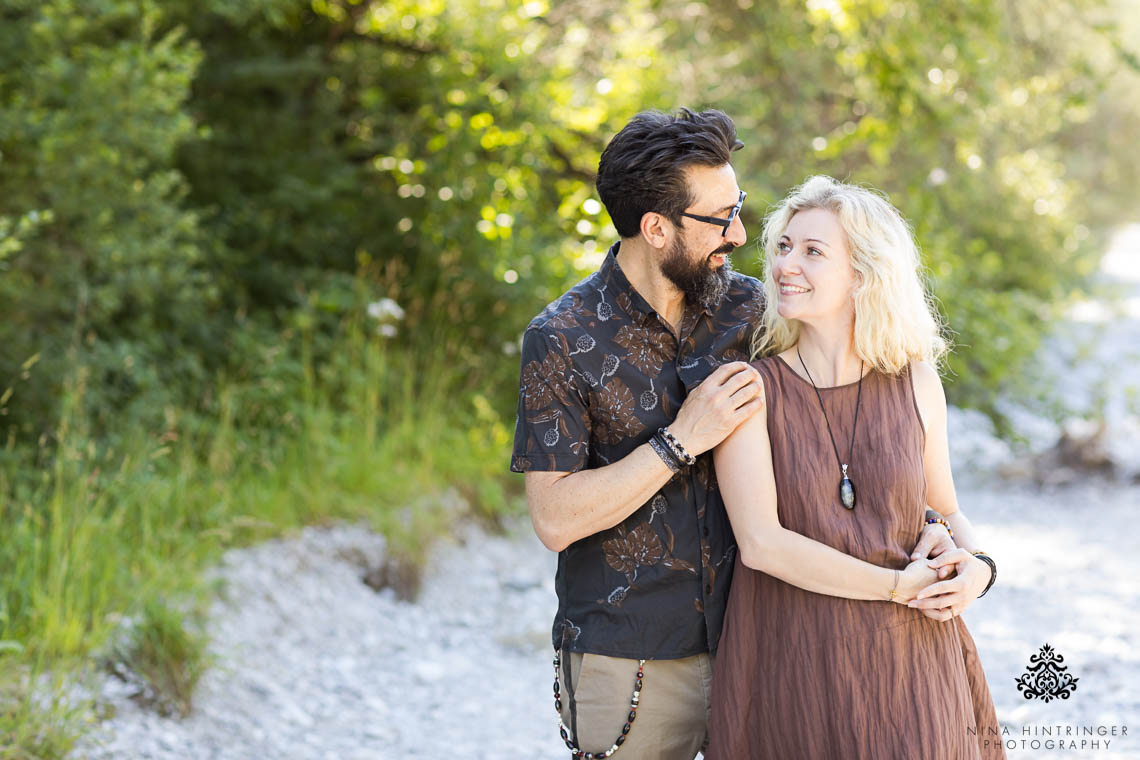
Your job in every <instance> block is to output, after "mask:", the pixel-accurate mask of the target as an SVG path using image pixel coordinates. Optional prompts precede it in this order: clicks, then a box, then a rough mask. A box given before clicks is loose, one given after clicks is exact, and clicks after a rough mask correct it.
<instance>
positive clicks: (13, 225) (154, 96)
mask: <svg viewBox="0 0 1140 760" xmlns="http://www.w3.org/2000/svg"><path fill="white" fill-rule="evenodd" d="M81 5H82V11H83V12H82V13H81V12H80V4H76V3H72V2H62V1H61V2H47V3H26V2H4V3H3V4H0V14H2V15H3V23H2V24H0V29H2V31H0V71H2V72H3V74H0V110H2V113H3V118H2V119H0V235H2V237H0V251H3V252H4V253H3V254H0V304H3V307H2V309H3V317H4V318H3V326H2V327H0V378H2V379H0V383H2V384H3V385H4V388H5V389H7V388H11V389H12V391H13V392H12V393H11V394H10V395H9V397H8V398H7V399H6V402H7V403H6V404H3V405H0V406H4V407H5V409H4V410H3V411H4V413H5V423H6V427H7V431H6V432H7V433H8V435H9V436H13V435H15V436H18V437H19V438H20V439H21V440H24V441H31V442H34V441H36V439H37V438H38V437H39V436H40V435H41V434H44V433H45V432H48V431H50V430H51V429H52V428H53V426H54V420H55V412H54V409H55V407H56V404H57V402H56V399H57V398H58V396H59V394H60V391H61V381H62V378H64V377H65V376H67V375H68V374H69V372H68V370H69V367H71V366H74V363H75V362H76V361H79V362H83V363H85V364H89V365H90V366H92V367H93V368H94V369H95V377H94V378H93V379H94V382H93V383H92V387H91V392H90V394H89V395H88V397H87V398H88V401H89V403H90V411H91V412H92V414H93V415H94V417H95V418H96V420H97V421H98V422H99V423H100V427H101V428H103V429H107V428H109V427H110V423H111V421H112V420H113V419H115V418H117V417H118V416H119V415H121V414H124V413H128V412H129V413H130V414H133V415H137V416H139V417H140V418H143V417H148V418H150V420H151V421H153V418H154V416H155V414H156V412H157V411H158V410H160V409H161V407H162V405H163V404H164V403H171V402H173V401H176V400H179V399H181V398H183V397H184V395H185V393H186V392H187V391H189V390H190V389H191V388H193V386H194V383H195V382H196V381H197V382H200V381H201V378H202V369H201V368H202V366H203V363H204V357H205V356H206V350H205V349H206V348H207V345H208V337H209V329H210V328H211V327H212V325H211V323H210V321H209V319H208V315H209V313H210V302H211V300H212V298H213V296H212V293H211V286H210V284H209V283H208V282H207V280H206V279H205V278H204V277H203V276H202V273H201V271H200V269H199V267H198V259H199V255H200V249H199V237H198V231H197V222H196V215H195V213H194V211H193V210H192V209H190V208H188V207H187V205H186V204H185V203H184V195H185V193H186V185H185V182H184V180H183V178H182V176H181V175H180V174H179V173H178V172H177V171H176V170H175V169H174V167H173V165H172V159H173V154H174V150H175V148H176V146H177V145H178V144H179V143H180V141H182V140H184V139H185V138H186V137H188V136H189V134H190V133H191V131H192V129H193V122H192V119H191V116H190V114H189V113H187V111H186V109H185V105H184V104H185V99H186V95H187V94H188V91H189V87H190V83H191V81H192V79H193V77H194V74H195V71H196V68H197V65H198V63H199V60H200V54H199V52H198V49H197V45H196V44H195V43H193V42H192V41H189V40H187V39H185V37H184V35H183V34H182V33H181V31H180V30H178V29H171V30H166V31H160V30H159V26H160V21H161V18H162V12H161V10H160V8H159V6H158V5H157V4H156V3H153V2H141V3H140V2H134V1H133V0H131V1H128V0H104V1H102V2H98V3H83V4H81ZM31 356H39V357H40V361H39V364H38V366H37V368H36V370H35V373H34V376H30V375H27V374H26V373H25V372H24V370H22V369H21V367H22V365H23V364H24V362H25V361H26V360H27V359H28V358H29V357H31Z"/></svg>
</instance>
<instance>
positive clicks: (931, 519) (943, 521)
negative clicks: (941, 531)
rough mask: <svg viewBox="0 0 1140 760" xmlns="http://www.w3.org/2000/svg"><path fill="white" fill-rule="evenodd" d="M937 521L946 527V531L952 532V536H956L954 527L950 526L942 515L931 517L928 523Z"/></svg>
mask: <svg viewBox="0 0 1140 760" xmlns="http://www.w3.org/2000/svg"><path fill="white" fill-rule="evenodd" d="M935 523H937V524H939V525H941V526H942V527H944V528H946V532H947V533H949V534H950V538H954V529H953V528H951V527H950V523H948V522H946V521H945V520H944V519H942V518H941V517H931V518H929V519H928V520H927V521H926V524H927V525H934V524H935Z"/></svg>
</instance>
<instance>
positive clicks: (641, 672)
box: [554, 651, 645, 760]
mask: <svg viewBox="0 0 1140 760" xmlns="http://www.w3.org/2000/svg"><path fill="white" fill-rule="evenodd" d="M561 664H562V657H561V655H560V654H559V653H558V651H555V652H554V710H555V712H557V713H558V733H560V734H561V735H562V740H563V741H564V742H566V746H567V747H569V748H570V752H571V754H572V755H573V756H574V757H580V758H583V760H601V759H602V758H606V757H611V756H612V755H613V754H614V753H615V752H617V751H618V750H619V749H621V745H623V744H625V737H626V736H627V735H628V734H629V729H630V727H632V726H633V721H635V720H637V703H638V702H639V701H640V700H641V682H642V679H644V678H645V660H638V661H637V681H636V683H634V685H633V697H632V698H631V699H630V700H629V717H627V718H626V720H625V725H624V726H622V727H621V736H619V737H618V738H617V741H615V742H614V743H613V746H612V747H610V748H609V749H607V750H606V751H605V752H583V751H582V750H580V749H578V748H577V747H575V746H574V741H573V740H572V739H571V738H570V732H569V731H567V730H566V724H565V723H563V722H562V695H561V693H560V692H559V687H558V667H559V666H560V665H561Z"/></svg>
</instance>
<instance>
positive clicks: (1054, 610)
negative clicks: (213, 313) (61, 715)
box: [73, 233, 1140, 760]
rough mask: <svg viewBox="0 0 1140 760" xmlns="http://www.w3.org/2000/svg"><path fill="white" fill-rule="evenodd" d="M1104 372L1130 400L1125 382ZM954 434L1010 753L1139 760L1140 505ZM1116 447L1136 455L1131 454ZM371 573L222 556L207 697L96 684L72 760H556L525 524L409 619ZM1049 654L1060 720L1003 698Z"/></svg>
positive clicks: (342, 531) (960, 423)
mask: <svg viewBox="0 0 1140 760" xmlns="http://www.w3.org/2000/svg"><path fill="white" fill-rule="evenodd" d="M1134 234H1135V238H1134V241H1135V247H1134V248H1133V249H1130V250H1131V251H1133V252H1136V251H1140V233H1134ZM1129 245H1131V243H1130V244H1129ZM1135 260H1136V257H1135V256H1134V257H1133V258H1131V259H1128V261H1135ZM1137 303H1140V301H1137ZM1081 329H1083V328H1081ZM1112 344H1115V347H1116V348H1115V349H1114V348H1113V345H1112ZM1137 346H1140V310H1137V313H1136V315H1134V318H1133V319H1132V320H1131V322H1129V323H1128V324H1127V329H1125V330H1116V331H1113V333H1112V336H1111V342H1110V344H1109V346H1108V348H1107V349H1105V350H1106V351H1107V352H1108V354H1107V355H1108V356H1111V357H1113V358H1114V361H1117V362H1119V361H1120V357H1121V356H1122V355H1123V353H1124V351H1125V350H1127V351H1133V352H1134V351H1135V350H1136V348H1137ZM1101 366H1106V365H1104V364H1102V365H1101ZM1112 366H1113V371H1114V372H1127V373H1131V376H1130V380H1131V382H1132V383H1133V384H1135V383H1136V382H1137V381H1140V377H1137V375H1136V373H1135V369H1136V367H1137V365H1135V364H1132V365H1129V366H1127V367H1124V368H1121V367H1120V366H1118V365H1112ZM1121 414H1123V412H1121ZM951 425H952V434H951V436H952V442H953V444H954V458H955V466H956V468H957V471H958V478H959V498H960V502H961V504H962V507H963V509H964V511H965V512H966V514H968V515H969V516H970V518H971V520H972V521H973V522H974V524H975V525H976V526H977V527H978V530H979V533H980V534H981V536H982V538H983V540H984V545H985V546H986V547H987V548H988V549H989V551H990V552H991V553H992V554H993V555H994V557H995V558H996V559H997V562H998V564H999V565H1000V567H1001V577H1000V579H999V583H998V585H997V586H995V588H994V589H993V590H992V591H991V592H990V594H989V595H987V596H986V597H985V598H984V599H982V600H981V601H979V602H978V603H976V604H975V605H973V606H972V607H971V608H970V609H969V610H968V611H967V612H966V614H965V619H966V622H967V624H968V625H969V627H970V630H971V631H972V632H973V634H974V637H975V639H976V640H977V642H978V646H979V649H980V652H981V657H982V662H983V665H984V666H985V670H986V673H987V676H988V680H989V683H990V687H991V690H992V691H993V694H994V699H995V702H996V703H997V710H998V717H999V719H1000V720H1001V722H1002V724H1003V725H1005V726H1008V727H1009V728H1010V730H1011V731H1012V734H1011V735H1010V736H1008V737H1006V738H1007V740H1011V741H1014V742H1017V744H1018V746H1017V747H1016V748H1013V749H1010V750H1009V757H1010V758H1037V757H1052V756H1061V757H1065V758H1098V759H1099V758H1140V739H1138V738H1136V737H1135V736H1132V735H1131V734H1132V733H1133V732H1134V731H1135V732H1140V720H1138V719H1140V587H1138V584H1137V583H1136V579H1137V578H1140V537H1138V534H1137V531H1136V529H1135V526H1134V522H1133V521H1134V519H1135V518H1136V514H1137V507H1138V506H1140V486H1137V485H1134V484H1131V480H1128V479H1123V478H1118V479H1117V480H1114V481H1108V480H1100V481H1094V480H1087V479H1086V480H1085V481H1083V482H1080V483H1079V484H1077V485H1071V486H1066V487H1063V488H1055V489H1052V490H1045V491H1041V490H1038V489H1037V488H1036V487H1035V486H1032V485H1029V484H1026V483H1003V482H1001V481H1000V480H997V479H996V478H995V477H994V476H993V475H992V474H991V473H992V472H993V469H994V467H995V466H996V465H998V464H1001V463H1002V462H1003V461H1004V460H1007V459H1008V458H1009V453H1008V449H1007V448H1006V447H1005V446H1004V444H1001V443H1000V442H998V441H995V440H994V439H993V438H992V437H991V436H989V434H988V432H986V429H985V427H986V426H985V423H984V422H982V421H980V420H979V419H978V417H977V416H976V415H972V414H968V413H958V412H956V413H955V414H953V415H952V418H951ZM1125 428H1127V426H1125ZM1125 428H1122V429H1125ZM1048 433H1049V431H1048V430H1046V431H1045V433H1042V435H1045V434H1048ZM1116 445H1117V446H1118V448H1122V449H1126V450H1127V451H1125V452H1124V453H1126V454H1127V453H1131V454H1132V455H1135V454H1136V453H1137V452H1140V445H1137V441H1136V440H1135V439H1132V438H1118V439H1117V444H1116ZM382 555H383V540H382V539H381V538H379V537H377V536H375V535H373V534H371V533H369V532H368V531H366V530H363V529H360V528H356V527H352V526H339V527H333V528H309V529H306V530H304V531H302V532H301V533H300V535H298V536H296V537H294V538H291V539H288V540H280V541H271V542H267V543H265V544H263V545H260V546H256V547H252V548H248V549H242V550H235V551H232V552H230V553H228V554H227V555H226V558H225V560H224V562H223V563H222V565H221V566H220V567H219V568H218V569H217V572H218V573H220V575H221V576H222V577H223V578H225V580H226V581H227V591H226V593H225V594H224V597H223V598H219V599H218V601H217V602H216V603H215V606H214V608H213V611H212V616H211V624H210V625H211V627H210V631H209V632H210V635H211V638H212V643H211V652H212V653H213V654H215V655H216V656H218V657H219V658H220V662H221V663H222V664H221V665H220V666H219V667H216V668H214V669H213V670H211V671H210V672H208V673H207V675H205V676H204V677H203V680H202V682H201V684H200V686H199V689H198V692H197V695H196V699H195V707H194V710H193V712H192V714H191V715H190V716H189V717H188V718H186V719H184V720H177V719H164V718H160V717H157V716H156V715H154V714H153V713H151V712H148V711H145V710H143V709H141V708H139V707H137V706H136V705H135V704H134V703H133V702H131V701H130V700H129V699H127V698H126V694H125V689H126V687H125V686H124V685H123V684H121V683H119V682H118V681H116V680H114V679H112V678H108V679H107V680H106V682H105V685H104V690H103V697H102V698H103V699H104V700H105V701H107V702H109V703H111V704H113V705H114V708H115V716H114V718H113V719H111V720H108V721H105V722H103V723H101V724H99V725H98V727H97V728H96V730H95V731H94V732H93V733H92V734H91V735H90V737H89V738H88V739H87V740H86V741H85V742H84V743H83V744H82V745H81V746H80V747H79V748H78V749H77V750H76V752H75V753H74V754H73V757H75V758H92V759H93V760H102V759H103V758H155V759H156V760H158V759H161V760H175V759H177V760H186V759H188V758H193V759H197V758H210V759H217V760H273V759H276V758H290V759H292V758H295V759H296V760H308V759H310V758H311V759H312V760H318V759H319V760H326V759H329V760H331V759H333V758H335V759H337V760H364V759H365V758H368V759H369V760H371V759H375V758H380V759H383V758H423V759H425V760H426V759H431V760H437V759H441V758H492V757H493V758H537V759H546V758H551V759H553V758H559V760H561V758H564V757H566V755H567V753H566V751H565V749H564V748H563V746H562V744H561V742H560V741H559V740H558V735H557V728H556V723H555V720H554V717H555V716H554V710H553V703H552V698H551V693H550V682H551V677H552V670H551V666H550V656H551V651H550V643H549V631H550V623H551V619H552V616H553V613H554V609H555V598H554V592H553V576H554V562H555V558H554V555H553V554H551V553H550V552H548V551H546V550H545V549H544V548H543V547H542V546H541V545H540V544H539V542H538V541H537V539H535V538H534V536H533V534H532V533H531V531H530V529H529V524H528V523H526V522H525V521H523V522H519V523H517V524H516V525H514V528H513V530H512V531H510V533H509V535H506V536H490V535H485V534H483V533H481V532H479V531H477V530H475V529H473V528H467V529H464V530H463V531H462V535H461V537H460V539H458V540H457V541H456V542H454V543H445V544H441V545H440V546H438V547H436V549H435V550H434V551H433V552H432V559H431V561H430V563H429V572H428V575H427V577H426V581H425V586H424V590H423V592H422V594H421V596H420V598H419V600H418V601H417V602H416V603H414V604H412V603H406V602H401V601H399V600H397V599H396V598H395V596H394V595H393V594H392V592H391V591H390V590H385V591H383V592H380V593H376V592H374V591H372V590H371V589H370V588H368V587H367V586H366V585H365V584H364V583H362V582H361V576H362V574H363V571H362V567H363V566H364V565H367V564H370V563H371V564H375V563H377V562H378V560H379V558H380V557H381V556H382ZM1045 643H1049V644H1051V645H1052V646H1053V647H1054V648H1055V649H1056V650H1057V651H1059V652H1060V653H1061V654H1062V655H1064V657H1065V660H1066V663H1067V664H1068V665H1069V666H1070V671H1071V672H1072V673H1073V674H1074V675H1076V676H1077V677H1078V678H1079V679H1080V681H1079V683H1078V687H1077V690H1076V692H1075V693H1074V695H1073V696H1072V698H1070V699H1068V700H1055V701H1053V702H1050V703H1048V704H1046V703H1043V702H1040V701H1031V702H1027V701H1026V700H1025V699H1024V698H1022V696H1021V695H1020V694H1019V692H1018V691H1017V689H1016V687H1015V685H1014V680H1015V679H1016V678H1017V676H1018V675H1020V674H1021V673H1022V672H1023V671H1024V669H1025V667H1026V665H1027V664H1028V661H1029V657H1030V656H1031V655H1032V654H1034V653H1036V652H1037V650H1038V649H1039V648H1040V647H1041V646H1042V645H1043V644H1045ZM1057 725H1076V726H1081V725H1108V726H1113V725H1115V726H1121V725H1125V726H1127V728H1128V732H1129V734H1130V735H1129V736H1124V737H1121V736H1117V737H1104V738H1107V739H1109V745H1108V749H1104V748H1103V745H1102V748H1101V749H1096V750H1092V749H1085V750H1057V749H1046V748H1045V745H1043V744H1042V745H1039V746H1038V747H1037V748H1033V747H1031V746H1027V747H1026V748H1025V749H1021V748H1020V742H1021V740H1022V739H1025V740H1026V741H1030V740H1032V739H1039V740H1040V741H1042V742H1043V741H1045V738H1046V737H1041V736H1030V735H1023V734H1022V731H1023V729H1024V727H1030V729H1031V730H1032V729H1033V728H1034V727H1042V726H1057ZM1118 730H1119V729H1118ZM1094 738H1095V737H1094ZM1103 740H1104V739H1103V738H1102V739H1101V741H1102V742H1103Z"/></svg>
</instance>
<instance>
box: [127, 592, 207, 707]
mask: <svg viewBox="0 0 1140 760" xmlns="http://www.w3.org/2000/svg"><path fill="white" fill-rule="evenodd" d="M198 617H200V616H198ZM200 625H201V621H200V620H197V621H189V620H185V619H184V616H183V614H182V613H181V612H179V611H178V610H176V609H175V608H173V607H172V606H170V605H169V604H167V603H165V602H163V601H160V600H157V599H153V600H148V601H147V603H146V604H144V605H143V607H142V610H141V611H140V614H139V620H138V621H137V622H136V623H135V625H134V626H133V627H132V628H131V630H130V633H129V636H128V638H127V641H125V642H124V643H123V645H122V648H121V651H119V652H118V653H116V656H117V658H118V659H119V660H120V663H121V665H122V666H124V667H125V668H127V669H128V670H129V671H130V672H132V673H134V674H137V676H138V677H140V678H141V679H142V680H143V681H144V682H145V684H146V687H147V693H148V695H149V700H150V701H152V702H153V703H154V704H155V705H156V707H157V709H158V711H159V712H160V713H161V714H163V715H167V716H170V715H173V714H178V715H179V716H181V717H186V716H187V715H188V714H189V713H190V706H191V699H192V697H193V694H194V687H195V686H196V685H197V683H198V679H199V678H200V677H201V676H202V673H203V672H204V671H205V667H206V661H207V657H206V637H205V635H204V634H202V633H201V631H200V630H199V627H200Z"/></svg>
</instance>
